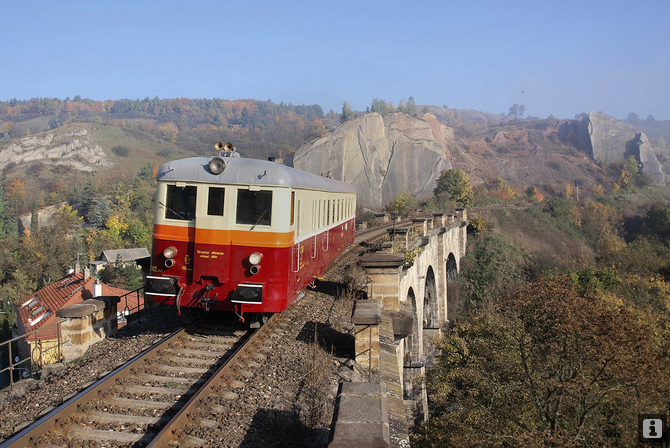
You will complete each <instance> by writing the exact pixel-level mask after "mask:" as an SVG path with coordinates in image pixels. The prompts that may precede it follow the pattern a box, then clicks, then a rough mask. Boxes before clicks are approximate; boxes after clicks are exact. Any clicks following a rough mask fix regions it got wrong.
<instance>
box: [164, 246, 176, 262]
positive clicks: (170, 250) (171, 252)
mask: <svg viewBox="0 0 670 448" xmlns="http://www.w3.org/2000/svg"><path fill="white" fill-rule="evenodd" d="M176 255H177V248H176V247H174V246H170V247H166V248H165V249H164V250H163V256H164V257H165V258H167V259H168V260H170V259H172V258H174V257H175V256H176Z"/></svg>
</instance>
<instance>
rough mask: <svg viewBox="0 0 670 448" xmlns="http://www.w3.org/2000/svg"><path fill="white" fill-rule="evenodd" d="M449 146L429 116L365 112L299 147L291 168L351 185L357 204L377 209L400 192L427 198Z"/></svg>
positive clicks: (448, 137)
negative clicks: (355, 192)
mask: <svg viewBox="0 0 670 448" xmlns="http://www.w3.org/2000/svg"><path fill="white" fill-rule="evenodd" d="M453 144H454V130H453V129H451V128H449V127H446V126H444V125H442V124H440V123H439V122H438V121H437V119H436V118H435V117H434V116H433V115H430V114H426V115H423V116H422V117H420V118H416V117H412V116H409V115H406V114H391V115H387V116H382V115H380V114H377V113H371V114H366V115H364V116H361V117H358V118H356V119H354V120H351V121H349V122H347V123H344V124H343V125H342V126H340V127H338V128H336V129H335V130H334V131H333V132H330V133H328V134H326V135H324V136H322V137H320V138H318V139H316V140H314V141H312V142H310V143H308V144H306V145H303V146H301V147H300V148H298V150H297V151H296V152H295V155H294V157H293V162H292V164H293V166H294V167H295V168H298V169H301V170H303V171H307V172H310V173H314V174H321V175H324V176H331V177H333V178H335V179H340V180H344V181H345V182H349V183H351V184H353V185H354V186H355V187H356V189H357V190H358V204H359V205H361V206H364V207H372V208H377V209H378V208H381V207H383V206H384V205H385V204H386V203H388V202H389V201H391V200H393V199H394V198H395V197H396V196H398V195H399V194H400V193H402V192H404V191H409V192H411V193H412V194H414V195H415V196H417V197H426V196H432V194H433V189H434V188H435V183H436V181H437V178H438V177H439V176H440V173H441V172H442V170H446V169H449V168H451V167H452V166H451V163H450V162H449V158H450V147H451V146H452V145H453Z"/></svg>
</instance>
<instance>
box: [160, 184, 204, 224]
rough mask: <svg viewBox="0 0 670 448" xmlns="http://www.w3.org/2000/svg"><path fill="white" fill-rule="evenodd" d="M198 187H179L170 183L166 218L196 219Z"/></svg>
mask: <svg viewBox="0 0 670 448" xmlns="http://www.w3.org/2000/svg"><path fill="white" fill-rule="evenodd" d="M197 198H198V196H197V189H196V187H178V186H176V185H168V187H167V198H166V204H165V218H166V219H181V220H186V221H190V220H192V219H195V204H196V201H197Z"/></svg>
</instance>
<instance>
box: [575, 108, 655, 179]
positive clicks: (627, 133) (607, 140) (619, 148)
mask: <svg viewBox="0 0 670 448" xmlns="http://www.w3.org/2000/svg"><path fill="white" fill-rule="evenodd" d="M577 137H578V141H579V146H580V149H581V150H582V151H584V152H585V153H586V154H588V155H589V156H590V157H591V158H592V159H593V160H595V161H597V162H600V163H602V164H604V165H608V164H611V163H613V162H616V161H618V160H625V159H627V158H628V157H630V156H634V157H635V158H636V159H637V160H638V162H640V164H641V165H642V174H643V175H644V176H647V177H648V178H649V179H650V180H651V182H652V184H654V185H665V184H666V183H667V182H668V175H667V174H665V173H664V172H663V170H662V168H661V164H660V162H659V161H658V159H657V158H656V154H654V150H653V148H652V147H651V144H650V143H649V139H648V138H647V136H646V135H645V134H644V133H643V132H638V131H637V130H635V128H633V126H631V125H630V124H628V123H625V122H623V121H619V120H617V119H615V118H612V117H610V116H607V115H605V114H602V113H600V112H591V113H589V115H588V117H583V118H581V119H580V120H579V121H578V122H577Z"/></svg>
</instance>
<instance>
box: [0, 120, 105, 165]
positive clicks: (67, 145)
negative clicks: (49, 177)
mask: <svg viewBox="0 0 670 448" xmlns="http://www.w3.org/2000/svg"><path fill="white" fill-rule="evenodd" d="M44 161H48V162H51V163H52V164H56V165H68V166H70V167H72V168H74V169H76V170H79V171H85V172H91V171H96V170H98V169H100V168H104V167H110V166H112V165H113V163H112V161H111V160H110V159H109V157H107V154H105V152H104V151H103V150H102V147H100V145H97V144H95V143H93V142H92V141H91V139H90V138H89V135H88V131H87V130H86V129H77V130H73V131H70V132H64V133H56V132H47V133H43V134H40V135H38V136H32V137H25V138H22V139H20V140H18V141H16V142H11V143H9V144H7V145H4V146H0V164H2V165H3V166H6V164H8V163H15V164H21V163H29V162H44Z"/></svg>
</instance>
